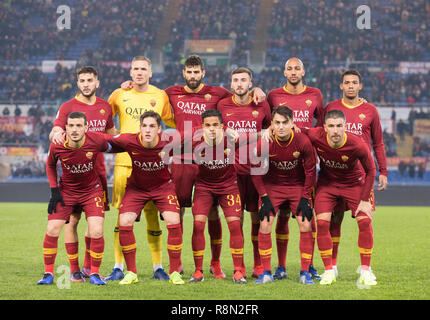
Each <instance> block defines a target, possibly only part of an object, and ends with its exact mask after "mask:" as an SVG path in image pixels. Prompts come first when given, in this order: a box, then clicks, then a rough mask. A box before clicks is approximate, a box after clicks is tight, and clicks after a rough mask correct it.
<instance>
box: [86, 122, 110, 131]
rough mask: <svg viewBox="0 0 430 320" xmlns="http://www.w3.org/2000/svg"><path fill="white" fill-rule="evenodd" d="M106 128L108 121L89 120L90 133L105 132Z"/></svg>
mask: <svg viewBox="0 0 430 320" xmlns="http://www.w3.org/2000/svg"><path fill="white" fill-rule="evenodd" d="M105 128H106V120H89V121H88V131H91V132H104V131H105Z"/></svg>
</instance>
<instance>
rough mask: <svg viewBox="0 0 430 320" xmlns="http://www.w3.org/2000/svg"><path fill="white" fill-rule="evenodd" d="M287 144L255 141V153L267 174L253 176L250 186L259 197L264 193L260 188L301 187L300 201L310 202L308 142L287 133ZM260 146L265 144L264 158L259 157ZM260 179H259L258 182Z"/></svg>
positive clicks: (312, 170) (312, 173)
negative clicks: (266, 146)
mask: <svg viewBox="0 0 430 320" xmlns="http://www.w3.org/2000/svg"><path fill="white" fill-rule="evenodd" d="M291 132H292V133H291V138H290V139H289V140H288V141H279V140H278V139H277V138H276V136H275V137H274V141H273V142H265V140H261V139H260V140H259V141H258V143H257V148H256V153H257V156H259V157H261V158H262V160H263V159H266V160H267V161H268V168H267V173H266V174H265V175H264V176H262V178H261V176H258V175H256V176H253V182H254V185H255V187H256V189H257V190H258V193H259V194H260V196H261V195H263V194H265V193H267V192H266V190H265V187H264V185H268V184H270V185H277V186H286V187H303V190H302V195H301V197H304V198H307V199H311V194H312V189H313V187H314V185H315V180H316V158H315V152H314V148H313V147H312V144H311V142H310V140H309V138H308V137H307V136H306V135H305V134H303V133H296V132H294V130H291ZM262 143H268V144H269V148H268V154H262V150H263V149H262ZM259 177H260V178H259Z"/></svg>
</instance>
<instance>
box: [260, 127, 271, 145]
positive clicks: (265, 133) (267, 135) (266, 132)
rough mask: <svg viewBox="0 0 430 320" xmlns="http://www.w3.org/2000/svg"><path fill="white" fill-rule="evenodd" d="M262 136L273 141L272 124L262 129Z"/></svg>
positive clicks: (268, 140)
mask: <svg viewBox="0 0 430 320" xmlns="http://www.w3.org/2000/svg"><path fill="white" fill-rule="evenodd" d="M261 138H262V139H264V140H266V141H267V142H273V129H272V127H271V126H270V127H269V128H267V129H263V130H261Z"/></svg>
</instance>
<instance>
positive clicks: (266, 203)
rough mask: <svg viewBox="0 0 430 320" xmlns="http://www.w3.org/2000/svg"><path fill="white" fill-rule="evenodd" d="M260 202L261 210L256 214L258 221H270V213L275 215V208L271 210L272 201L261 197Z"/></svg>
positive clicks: (266, 197)
mask: <svg viewBox="0 0 430 320" xmlns="http://www.w3.org/2000/svg"><path fill="white" fill-rule="evenodd" d="M261 202H262V203H261V208H260V211H259V212H258V214H259V216H260V221H263V220H264V217H266V218H267V221H270V212H273V214H274V215H276V212H275V208H273V205H272V201H270V198H269V196H262V197H261Z"/></svg>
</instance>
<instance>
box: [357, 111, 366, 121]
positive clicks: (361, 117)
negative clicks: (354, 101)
mask: <svg viewBox="0 0 430 320" xmlns="http://www.w3.org/2000/svg"><path fill="white" fill-rule="evenodd" d="M358 117H359V118H360V120H361V121H363V120H364V118H366V115H365V114H362V113H360V114H359V115H358Z"/></svg>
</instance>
